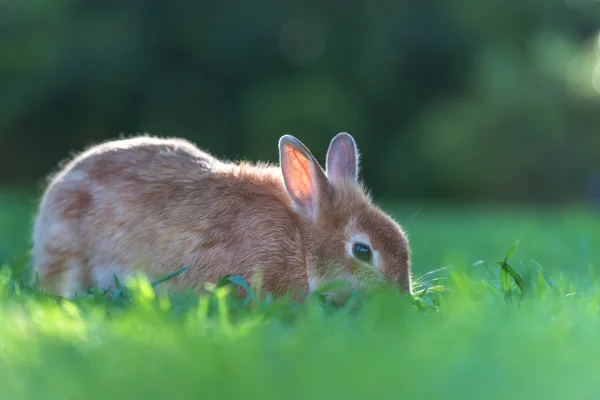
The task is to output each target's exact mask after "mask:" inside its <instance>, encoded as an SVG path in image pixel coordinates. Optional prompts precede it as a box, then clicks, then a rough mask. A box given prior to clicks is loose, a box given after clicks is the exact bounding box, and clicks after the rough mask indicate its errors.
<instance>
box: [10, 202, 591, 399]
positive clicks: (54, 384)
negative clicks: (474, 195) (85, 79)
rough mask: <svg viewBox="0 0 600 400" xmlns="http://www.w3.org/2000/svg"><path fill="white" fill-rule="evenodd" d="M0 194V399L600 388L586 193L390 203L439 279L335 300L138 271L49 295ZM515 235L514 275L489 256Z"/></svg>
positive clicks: (498, 254) (536, 392)
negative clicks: (561, 203)
mask: <svg viewBox="0 0 600 400" xmlns="http://www.w3.org/2000/svg"><path fill="white" fill-rule="evenodd" d="M0 197H1V196H0ZM2 201H4V202H3V203H2ZM0 204H2V205H3V207H1V208H0V223H1V224H0V248H3V249H4V253H2V254H3V257H4V258H5V261H8V260H11V265H12V268H10V269H9V268H4V269H3V270H2V272H1V273H0V298H1V299H0V321H2V323H0V388H1V392H0V393H2V398H3V399H11V400H12V399H95V398H98V399H107V398H108V399H115V398H119V399H121V398H122V399H132V398H144V399H163V398H164V399H168V398H181V399H190V398H201V399H278V400H279V399H303V400H306V399H333V398H345V399H363V398H364V399H371V398H376V399H381V398H390V399H392V398H393V399H398V398H400V399H415V398H422V399H430V398H443V399H446V398H452V399H455V398H456V399H464V398H473V399H538V398H539V399H566V398H572V399H593V398H597V397H598V390H599V389H600V380H599V379H598V367H597V365H598V360H599V359H600V339H599V338H600V318H599V317H600V316H599V315H598V314H599V312H600V311H599V307H600V304H599V299H600V286H599V285H598V283H599V282H598V281H597V278H595V277H594V276H593V273H594V271H595V270H596V269H597V265H598V262H599V261H600V246H599V244H600V229H598V227H600V218H599V217H598V216H597V215H595V214H593V213H592V212H590V211H586V210H584V209H566V210H554V211H550V210H546V211H539V210H538V211H535V210H516V211H514V210H510V209H505V210H499V209H485V208H465V209H449V208H447V207H446V208H444V207H429V206H424V207H423V208H422V209H421V210H420V211H419V212H418V213H417V211H418V210H419V208H418V207H414V206H408V205H405V206H396V207H393V209H394V214H395V215H397V217H398V218H399V220H400V221H402V222H403V223H405V226H406V228H407V230H408V232H409V234H410V238H411V244H412V248H413V252H414V253H413V260H414V263H415V277H420V276H422V275H424V274H425V273H426V272H428V271H431V270H434V269H437V268H440V267H448V268H447V269H445V270H442V271H439V272H437V273H434V274H431V275H428V276H426V277H425V278H424V280H423V284H424V287H427V286H433V285H443V287H444V288H443V289H444V290H441V291H436V290H435V288H433V289H430V290H428V291H427V292H426V293H424V294H422V295H421V296H415V298H409V297H405V296H401V295H399V294H397V293H390V292H380V293H374V294H372V295H371V296H369V297H362V296H360V295H359V294H357V297H356V298H354V299H353V300H352V301H351V302H350V303H349V304H347V305H346V306H345V307H343V308H340V309H334V308H333V307H332V306H331V305H330V304H328V303H326V302H324V301H323V300H321V298H320V297H319V296H318V294H316V295H314V296H311V297H310V298H309V299H308V300H307V301H306V302H305V303H302V304H300V303H294V302H291V301H287V300H286V299H282V300H272V299H266V300H264V301H251V302H249V303H248V304H246V303H244V301H243V300H236V299H234V298H232V297H230V296H228V295H227V290H228V288H231V287H232V286H235V284H233V283H230V284H229V285H226V283H227V282H226V281H225V280H224V281H223V282H221V284H222V286H220V287H217V288H215V289H214V291H213V292H212V293H208V294H206V295H204V296H202V297H200V299H198V298H197V297H195V296H183V295H174V296H172V297H171V298H170V299H168V298H166V297H164V296H163V295H162V294H161V295H158V296H157V295H156V294H155V292H154V291H153V289H152V286H150V285H149V284H148V283H147V282H145V281H143V280H135V281H131V282H128V283H127V286H126V287H123V288H122V289H121V290H120V291H119V292H118V293H113V299H112V300H110V299H107V298H106V297H105V296H102V295H101V294H99V293H92V294H89V295H87V296H82V297H80V298H77V299H74V300H73V301H66V300H56V299H53V298H50V297H47V296H44V295H41V294H39V293H37V292H36V291H35V290H34V289H31V288H28V287H26V286H23V285H22V283H21V282H20V280H21V272H22V268H25V269H26V265H21V264H20V263H19V262H18V261H17V260H18V259H19V258H20V257H21V256H22V255H23V254H24V253H25V251H26V249H27V239H28V230H29V227H28V224H29V221H30V220H31V216H30V212H31V210H32V209H31V208H30V207H31V204H29V205H27V204H25V205H19V201H16V200H14V198H13V199H10V200H9V198H8V197H7V196H5V197H4V199H0ZM516 240H520V245H519V247H518V249H516V252H514V254H512V256H511V257H510V258H509V259H508V260H507V265H508V266H510V267H511V268H513V269H514V271H516V273H518V278H519V279H520V278H521V277H522V279H523V280H524V282H523V285H524V290H523V291H521V290H520V289H519V288H518V287H517V285H516V284H515V279H514V278H512V277H510V276H509V275H508V274H507V273H501V270H502V268H501V265H502V262H501V263H500V264H498V263H496V262H497V261H502V260H503V259H504V257H505V256H507V255H510V254H508V253H509V249H511V245H512V243H513V242H515V241H516ZM2 245H4V246H3V247H2ZM480 260H481V261H480ZM531 260H535V261H536V262H537V263H535V262H533V261H531ZM538 263H539V265H541V266H542V267H543V271H544V272H545V274H546V276H545V275H543V274H541V273H539V271H542V270H540V269H538V268H539V267H538ZM508 266H505V271H510V268H509V267H508ZM238 283H239V282H238ZM156 287H157V288H160V287H161V285H160V284H158V285H157V286H156ZM159 293H160V291H159Z"/></svg>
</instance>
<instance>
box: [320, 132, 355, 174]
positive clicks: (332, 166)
mask: <svg viewBox="0 0 600 400" xmlns="http://www.w3.org/2000/svg"><path fill="white" fill-rule="evenodd" d="M358 158H359V155H358V149H357V147H356V142H355V141H354V138H353V137H352V136H350V134H348V133H346V132H342V133H338V134H337V135H336V136H335V137H334V138H333V139H332V140H331V143H330V144H329V149H328V150H327V161H326V171H327V177H328V178H329V180H331V181H332V182H335V181H350V182H356V180H357V179H358V169H359V160H358Z"/></svg>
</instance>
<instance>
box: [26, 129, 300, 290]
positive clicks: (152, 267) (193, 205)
mask: <svg viewBox="0 0 600 400" xmlns="http://www.w3.org/2000/svg"><path fill="white" fill-rule="evenodd" d="M286 202H287V200H286V196H285V192H284V188H283V186H282V183H281V179H280V176H279V174H278V170H277V169H275V168H270V167H266V166H253V165H249V164H227V163H224V162H222V161H220V160H218V159H216V158H214V157H213V156H211V155H210V154H208V153H206V152H204V151H201V150H200V149H198V148H197V147H196V146H194V145H193V144H191V143H189V142H187V141H184V140H181V139H159V138H150V137H139V138H134V139H125V140H120V141H114V142H109V143H106V144H103V145H99V146H96V147H92V148H91V149H89V150H87V151H86V152H83V153H82V154H81V155H79V156H78V157H76V158H75V159H74V160H73V161H71V162H70V163H69V164H67V165H66V166H65V167H64V168H63V169H62V170H61V171H60V172H59V173H58V174H56V175H55V176H54V178H53V179H52V181H51V182H50V185H49V187H48V188H47V190H46V192H45V194H44V197H43V199H42V202H41V205H40V211H39V214H38V217H37V220H36V226H35V231H34V254H33V255H34V265H35V266H36V269H37V270H38V272H39V273H40V276H44V277H46V278H51V277H54V276H55V275H57V274H58V273H60V272H64V271H65V270H66V271H71V272H69V273H70V274H71V276H67V277H66V278H63V279H64V280H66V281H69V282H70V281H74V282H77V283H78V284H73V285H71V284H70V283H69V282H67V283H66V284H65V283H64V281H63V285H64V286H67V287H71V286H73V287H75V286H77V287H83V286H87V285H89V284H91V283H97V284H99V285H100V286H108V285H110V284H111V283H112V280H113V275H114V274H116V275H117V276H119V277H121V278H123V277H124V276H126V275H129V274H131V273H133V272H135V271H138V270H143V271H144V272H145V273H146V274H147V275H149V277H150V278H157V277H159V276H162V275H164V274H165V273H168V272H172V271H174V270H177V269H179V268H181V267H184V266H192V268H190V270H189V271H188V272H186V274H184V275H181V276H180V277H179V278H177V279H175V280H173V281H172V282H171V283H172V284H178V283H182V282H183V280H185V281H186V285H185V286H186V287H190V286H194V285H193V282H197V283H198V284H199V283H200V282H201V281H204V282H205V281H210V280H214V279H217V278H219V277H220V276H222V275H225V274H239V275H242V276H244V277H246V278H249V272H250V270H255V269H260V270H261V271H262V272H263V273H264V275H265V278H266V279H267V281H268V280H272V281H273V282H277V285H278V286H282V289H283V290H285V289H287V287H284V286H288V285H290V286H296V287H298V286H303V284H302V280H304V281H305V280H306V273H305V272H304V271H303V270H302V269H301V268H299V272H297V273H296V272H292V271H290V270H289V268H288V269H286V268H285V265H293V264H294V263H296V264H297V265H298V266H300V265H302V263H303V260H302V254H301V251H300V249H299V248H298V247H299V246H298V243H299V242H300V238H299V235H300V233H299V230H298V221H297V220H296V218H295V216H294V214H293V213H292V212H291V211H290V209H289V206H288V204H287V203H286ZM265 260H268V261H267V262H266V265H259V264H260V263H263V264H265ZM72 271H78V272H77V273H75V272H72ZM282 274H284V275H285V274H287V276H281V275H282ZM67 275H68V274H67ZM289 280H292V281H293V282H287V281H289ZM265 283H267V286H268V282H265ZM273 289H275V290H277V289H276V288H273ZM64 292H67V293H70V292H71V290H64Z"/></svg>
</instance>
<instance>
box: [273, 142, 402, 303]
mask: <svg viewBox="0 0 600 400" xmlns="http://www.w3.org/2000/svg"><path fill="white" fill-rule="evenodd" d="M279 153H280V167H281V172H282V175H283V182H284V185H285V189H286V191H287V193H288V195H289V197H290V198H291V204H292V205H293V207H294V210H295V211H296V212H297V213H298V214H299V215H300V216H301V219H302V220H303V221H304V222H305V226H306V229H305V236H306V237H305V238H304V244H305V246H306V247H305V249H304V254H305V257H306V266H307V276H308V285H309V288H310V291H311V292H312V291H314V290H315V289H317V288H318V287H320V286H322V285H324V284H327V283H331V282H334V281H339V280H342V281H346V282H349V283H350V284H351V286H352V287H353V288H354V289H365V288H370V287H373V286H374V285H379V284H389V283H391V284H393V285H395V286H396V287H398V288H399V289H400V290H401V291H403V292H406V291H408V292H412V291H411V274H410V268H411V267H410V249H409V243H408V239H407V236H406V234H405V232H404V231H403V229H402V228H401V227H400V225H399V224H398V223H397V222H396V221H394V220H393V219H392V218H391V217H390V216H389V215H388V214H386V213H385V212H383V211H382V210H381V209H380V208H378V207H377V206H375V205H374V204H373V203H372V202H371V199H370V197H369V195H368V194H367V193H366V191H365V189H364V187H363V185H362V183H361V181H360V180H359V154H358V150H357V147H356V143H355V141H354V139H353V138H352V136H350V135H349V134H347V133H340V134H338V135H336V136H335V137H334V138H333V140H332V141H331V143H330V145H329V149H328V151H327V160H326V170H323V168H322V167H321V166H320V165H319V163H318V162H317V160H316V159H315V158H314V157H313V155H312V154H311V152H310V151H309V150H308V149H307V148H306V147H305V146H304V145H303V144H302V143H301V142H300V141H299V140H298V139H296V138H294V137H292V136H290V135H285V136H283V137H281V139H280V141H279Z"/></svg>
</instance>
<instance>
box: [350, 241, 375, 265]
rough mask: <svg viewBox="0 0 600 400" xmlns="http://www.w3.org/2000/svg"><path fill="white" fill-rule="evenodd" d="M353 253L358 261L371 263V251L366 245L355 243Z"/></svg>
mask: <svg viewBox="0 0 600 400" xmlns="http://www.w3.org/2000/svg"><path fill="white" fill-rule="evenodd" d="M352 253H353V254H354V257H356V259H357V260H360V261H362V262H365V263H370V262H371V249H370V248H369V246H367V245H366V244H362V243H355V244H354V246H352Z"/></svg>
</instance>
